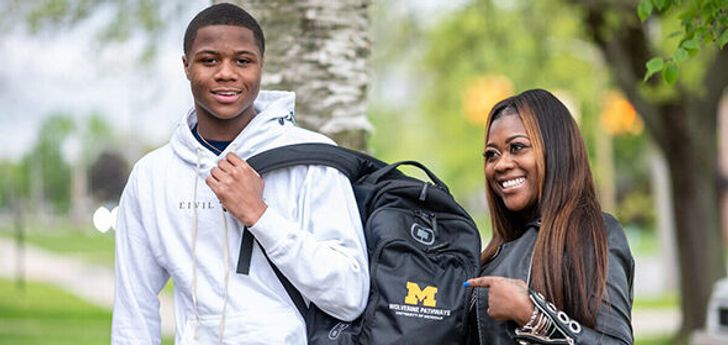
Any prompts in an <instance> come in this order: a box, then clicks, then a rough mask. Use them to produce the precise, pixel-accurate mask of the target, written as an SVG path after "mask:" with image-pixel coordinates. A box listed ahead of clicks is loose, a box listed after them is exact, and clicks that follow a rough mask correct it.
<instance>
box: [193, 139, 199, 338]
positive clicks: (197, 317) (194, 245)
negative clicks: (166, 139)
mask: <svg viewBox="0 0 728 345" xmlns="http://www.w3.org/2000/svg"><path fill="white" fill-rule="evenodd" d="M195 153H197V163H196V164H195V183H194V187H193V189H192V200H193V202H194V201H196V200H197V179H198V178H199V177H200V149H199V148H198V149H196V150H195ZM193 209H194V212H193V213H192V306H193V307H194V308H195V321H196V322H195V340H197V339H198V338H199V337H200V311H199V309H198V308H197V255H195V254H196V252H197V207H193Z"/></svg>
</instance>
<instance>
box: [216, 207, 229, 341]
mask: <svg viewBox="0 0 728 345" xmlns="http://www.w3.org/2000/svg"><path fill="white" fill-rule="evenodd" d="M220 214H222V223H223V224H224V227H225V235H224V236H223V238H224V240H223V242H224V243H225V245H224V246H223V247H224V248H225V249H224V250H223V253H224V254H223V256H224V257H225V295H224V297H223V302H222V317H221V318H220V326H219V327H218V344H220V345H222V336H223V333H225V310H226V309H227V302H228V283H229V282H230V250H229V249H228V242H229V240H228V223H227V217H225V211H221V212H220Z"/></svg>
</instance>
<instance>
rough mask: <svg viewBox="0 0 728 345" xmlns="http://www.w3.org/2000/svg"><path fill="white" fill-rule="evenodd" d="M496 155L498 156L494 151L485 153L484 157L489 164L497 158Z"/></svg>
mask: <svg viewBox="0 0 728 345" xmlns="http://www.w3.org/2000/svg"><path fill="white" fill-rule="evenodd" d="M496 155H497V152H495V151H492V150H489V151H485V152H483V157H484V158H485V160H486V161H488V162H489V161H491V160H493V159H494V158H495V157H496Z"/></svg>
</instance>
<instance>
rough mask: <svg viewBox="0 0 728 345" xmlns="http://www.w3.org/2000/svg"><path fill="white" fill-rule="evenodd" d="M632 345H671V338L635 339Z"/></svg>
mask: <svg viewBox="0 0 728 345" xmlns="http://www.w3.org/2000/svg"><path fill="white" fill-rule="evenodd" d="M634 345H672V338H670V337H660V338H653V339H636V340H635V342H634Z"/></svg>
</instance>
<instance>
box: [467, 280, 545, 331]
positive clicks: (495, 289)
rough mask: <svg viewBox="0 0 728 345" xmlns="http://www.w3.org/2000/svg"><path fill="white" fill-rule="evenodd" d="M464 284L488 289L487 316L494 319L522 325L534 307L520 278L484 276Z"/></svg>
mask: <svg viewBox="0 0 728 345" xmlns="http://www.w3.org/2000/svg"><path fill="white" fill-rule="evenodd" d="M465 286H472V287H482V288H487V289H488V316H490V317H491V318H493V319H496V320H513V321H515V322H516V323H517V324H518V326H523V325H525V324H526V323H527V322H528V320H529V319H530V318H531V313H532V312H533V308H535V307H534V305H533V302H532V301H531V298H530V297H528V286H527V285H526V282H524V281H523V280H520V279H510V278H505V277H497V276H485V277H478V278H473V279H469V280H468V281H467V282H465Z"/></svg>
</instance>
